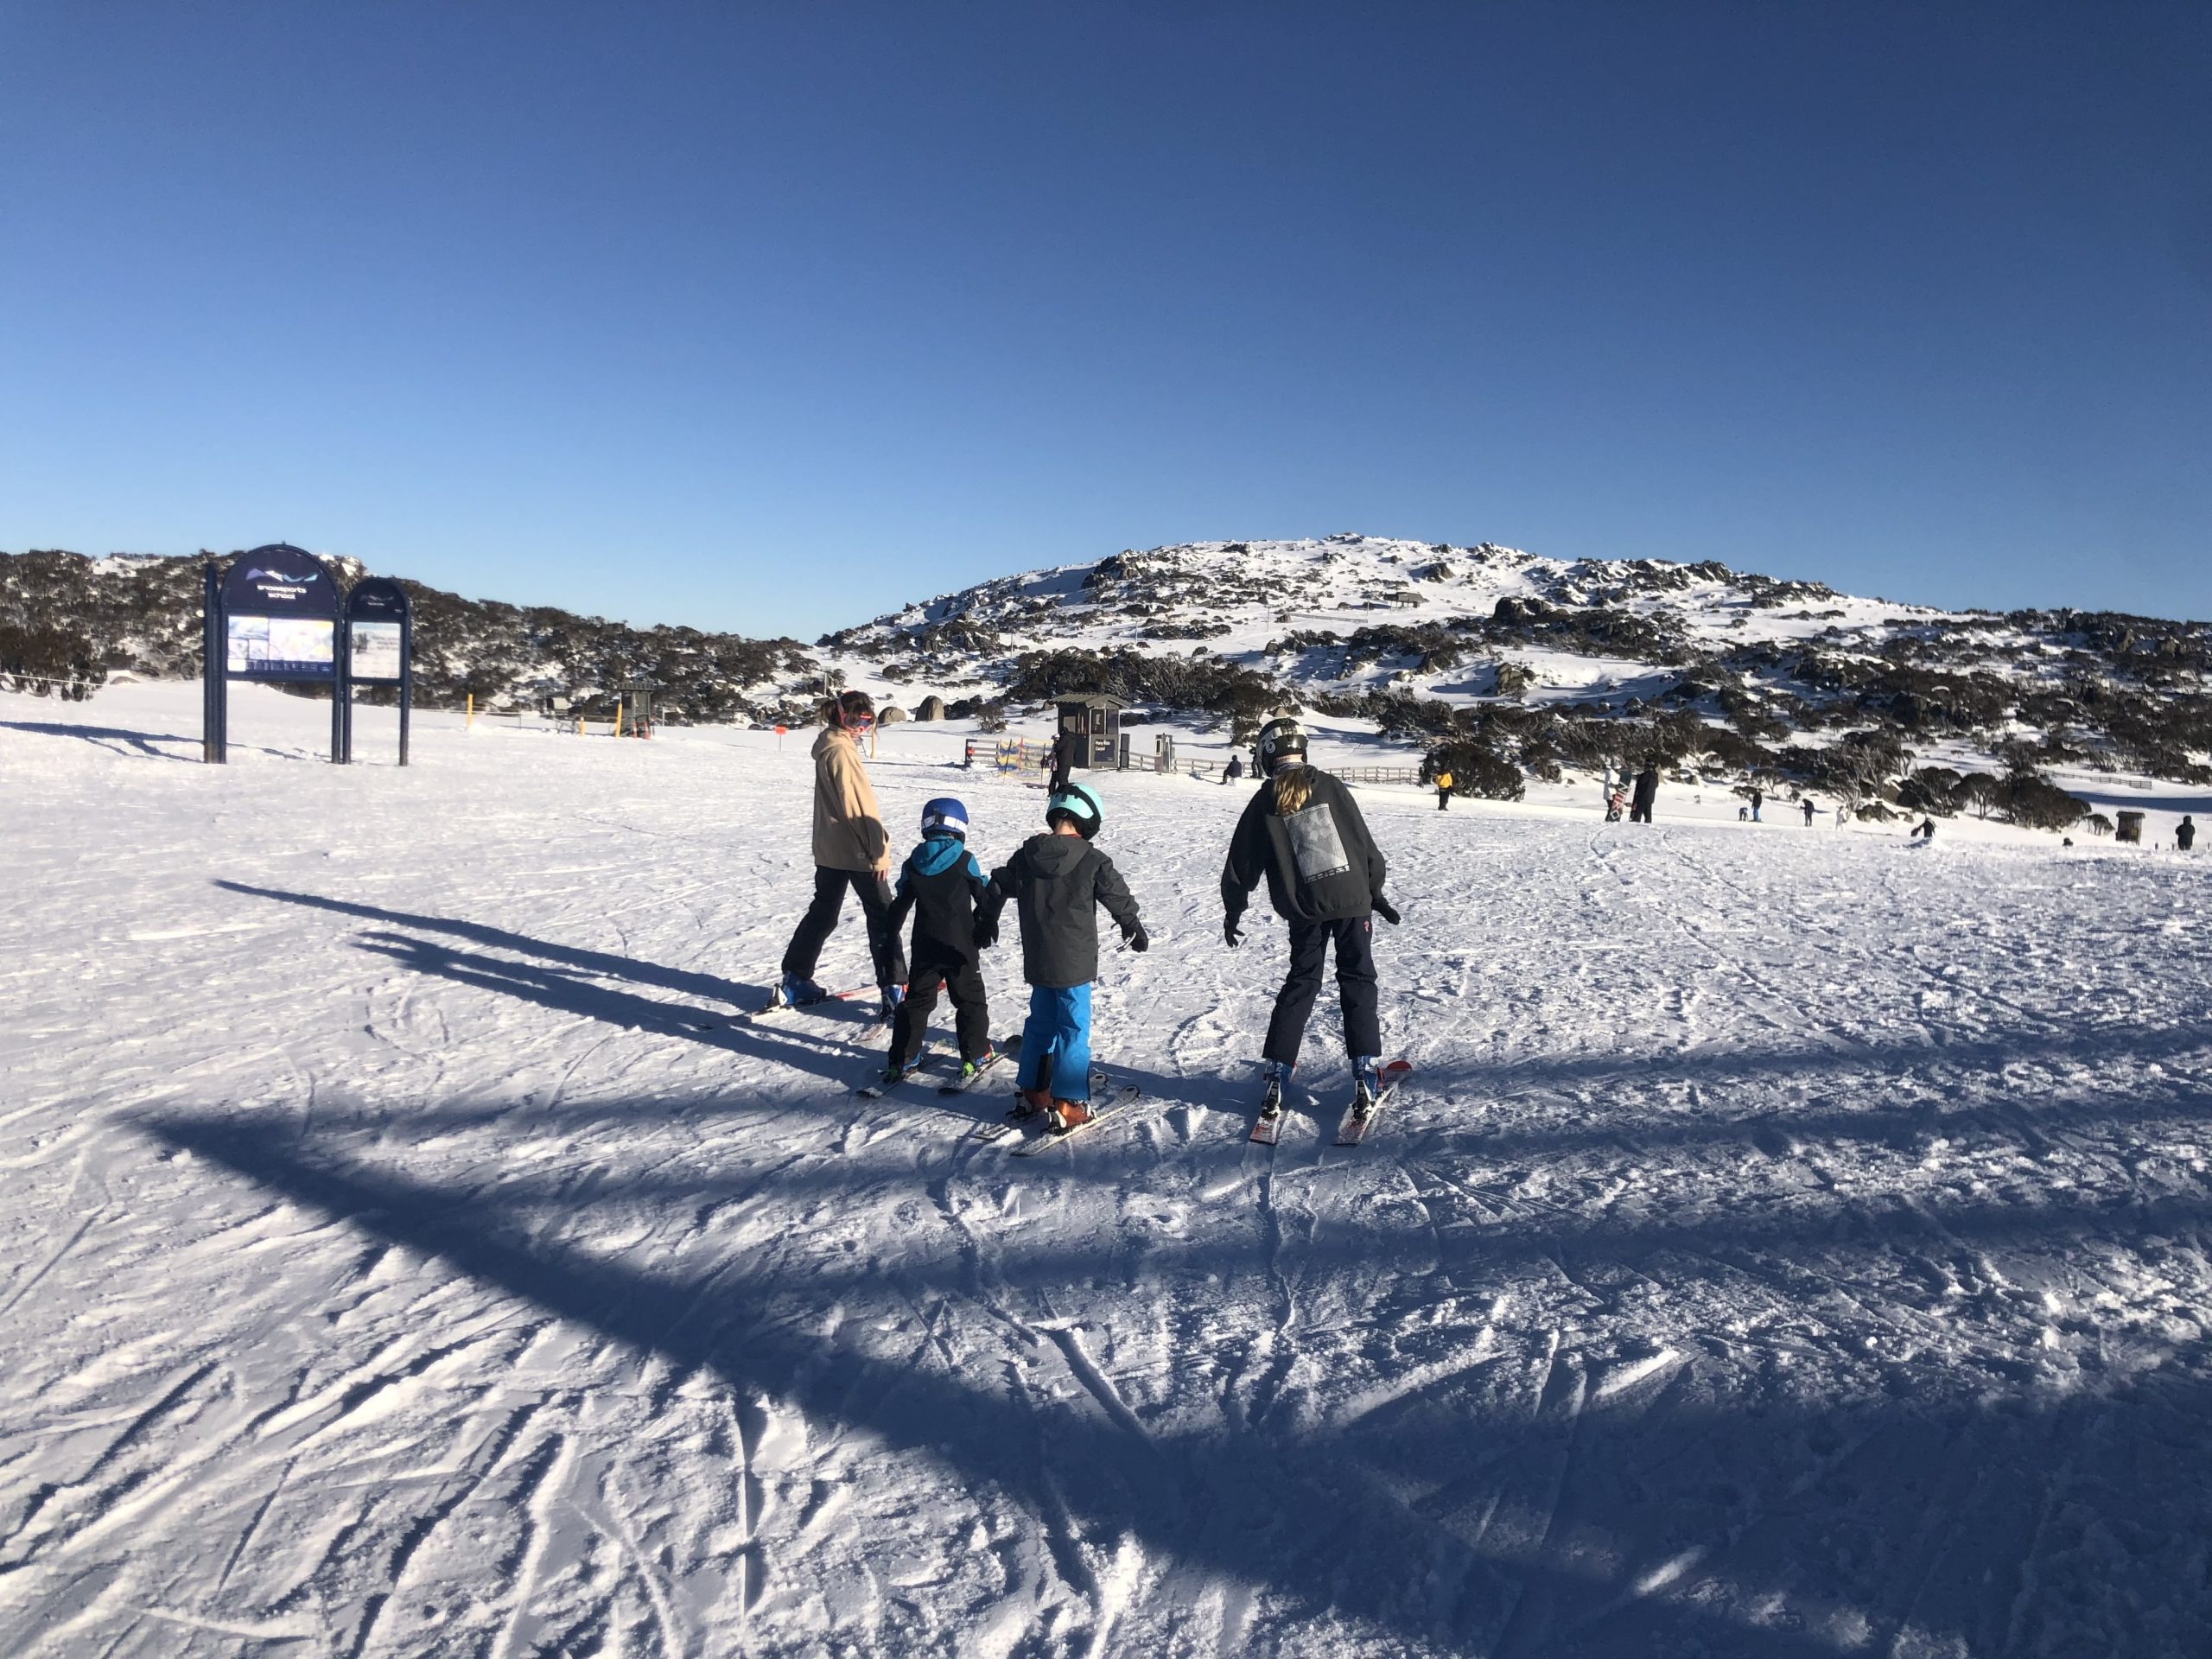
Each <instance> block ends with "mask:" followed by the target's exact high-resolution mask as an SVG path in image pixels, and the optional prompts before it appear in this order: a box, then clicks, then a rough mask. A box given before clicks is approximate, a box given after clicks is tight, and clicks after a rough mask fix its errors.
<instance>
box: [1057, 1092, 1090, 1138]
mask: <svg viewBox="0 0 2212 1659" xmlns="http://www.w3.org/2000/svg"><path fill="white" fill-rule="evenodd" d="M1051 1122H1052V1133H1053V1134H1054V1135H1065V1134H1066V1133H1067V1132H1068V1131H1069V1130H1071V1129H1079V1128H1082V1127H1083V1126H1084V1124H1086V1123H1088V1122H1090V1106H1089V1105H1088V1104H1087V1103H1084V1102H1083V1101H1080V1100H1056V1101H1054V1102H1053V1103H1052V1118H1051Z"/></svg>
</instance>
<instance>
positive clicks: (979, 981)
mask: <svg viewBox="0 0 2212 1659" xmlns="http://www.w3.org/2000/svg"><path fill="white" fill-rule="evenodd" d="M940 986H942V987H943V988H944V989H945V990H947V991H949V992H950V993H951V995H952V1020H953V1029H954V1030H955V1031H957V1033H959V1035H960V1058H962V1059H963V1060H980V1059H982V1058H983V1053H984V1051H985V1050H987V1049H988V1048H989V1047H990V1046H991V1011H990V1005H989V1003H988V1002H987V1001H985V1000H984V996H983V970H982V969H981V968H979V967H977V966H976V964H975V963H972V962H957V963H938V962H925V963H920V964H919V965H918V966H917V967H916V968H915V969H914V973H913V976H912V978H911V979H909V980H908V981H907V982H906V1001H903V1002H901V1003H900V1004H899V1014H898V1017H897V1018H896V1019H895V1020H893V1021H892V1022H891V1064H892V1065H906V1063H907V1062H908V1061H909V1060H912V1058H914V1057H915V1056H916V1055H918V1054H919V1053H920V1052H922V1039H924V1038H925V1037H927V1036H928V1035H929V1029H930V1015H931V1014H932V1013H934V1012H935V1011H936V1009H937V994H938V988H939V987H940Z"/></svg>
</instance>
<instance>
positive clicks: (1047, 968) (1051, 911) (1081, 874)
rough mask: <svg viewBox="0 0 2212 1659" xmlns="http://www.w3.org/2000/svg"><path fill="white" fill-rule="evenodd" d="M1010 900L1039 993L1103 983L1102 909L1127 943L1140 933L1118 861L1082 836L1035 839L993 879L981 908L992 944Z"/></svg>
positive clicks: (1025, 963)
mask: <svg viewBox="0 0 2212 1659" xmlns="http://www.w3.org/2000/svg"><path fill="white" fill-rule="evenodd" d="M1009 899H1011V900H1012V901H1013V903H1014V913H1015V914H1016V915H1018V916H1020V918H1021V974H1022V977H1023V978H1025V979H1027V981H1028V982H1030V983H1031V984H1032V985H1042V986H1046V987H1048V988H1052V989H1054V990H1065V988H1068V987H1069V986H1071V985H1088V984H1089V983H1090V982H1091V981H1092V980H1094V979H1096V978H1097V977H1098V915H1097V912H1098V911H1099V910H1100V909H1101V908H1103V909H1104V911H1105V912H1106V913H1107V914H1108V915H1109V916H1111V917H1112V918H1114V925H1116V926H1117V927H1119V928H1120V929H1121V930H1122V938H1125V939H1126V938H1128V937H1129V936H1130V935H1131V934H1132V933H1134V932H1135V931H1137V928H1138V925H1139V923H1138V918H1137V901H1136V900H1135V899H1133V898H1131V897H1130V896H1129V885H1128V882H1126V881H1124V880H1122V873H1121V872H1120V871H1119V870H1117V869H1116V868H1114V861H1113V860H1112V859H1110V858H1109V857H1107V856H1106V855H1105V854H1103V853H1102V852H1100V851H1099V850H1098V849H1096V847H1094V846H1092V845H1091V844H1090V842H1087V841H1085V840H1084V839H1083V838H1082V837H1081V836H1056V835H1042V836H1031V837H1030V838H1029V839H1028V840H1027V841H1025V842H1022V843H1021V845H1020V847H1019V848H1017V849H1015V850H1014V856H1013V857H1012V858H1010V859H1008V860H1007V861H1006V863H1005V864H1004V865H1003V866H1002V867H1001V868H998V869H995V870H994V871H992V872H991V886H990V890H989V892H988V893H985V894H984V896H983V902H982V904H981V905H979V906H976V928H977V929H978V931H982V932H984V933H985V934H986V935H987V936H988V935H989V934H991V933H995V931H996V929H997V926H998V918H999V912H1000V911H1001V909H1003V908H1004V907H1005V906H1006V904H1007V901H1008V900H1009Z"/></svg>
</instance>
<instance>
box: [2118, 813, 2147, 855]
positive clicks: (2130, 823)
mask: <svg viewBox="0 0 2212 1659" xmlns="http://www.w3.org/2000/svg"><path fill="white" fill-rule="evenodd" d="M2113 817H2114V818H2116V819H2118V820H2119V828H2117V829H2114V830H2113V837H2112V838H2113V840H2114V841H2124V842H2126V843H2127V844H2128V845H2129V846H2131V847H2140V846H2141V845H2142V844H2143V815H2142V814H2141V813H2140V812H2115V813H2113Z"/></svg>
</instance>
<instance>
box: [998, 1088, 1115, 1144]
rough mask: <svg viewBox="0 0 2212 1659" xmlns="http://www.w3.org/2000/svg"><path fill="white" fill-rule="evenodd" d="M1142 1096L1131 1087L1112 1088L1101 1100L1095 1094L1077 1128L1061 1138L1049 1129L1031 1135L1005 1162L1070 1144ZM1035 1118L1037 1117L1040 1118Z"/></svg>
mask: <svg viewBox="0 0 2212 1659" xmlns="http://www.w3.org/2000/svg"><path fill="white" fill-rule="evenodd" d="M1143 1095H1144V1090H1141V1089H1140V1088H1138V1087H1137V1086H1136V1084H1133V1083H1123V1084H1115V1085H1113V1087H1112V1088H1111V1089H1109V1091H1108V1092H1107V1094H1106V1095H1105V1096H1104V1097H1103V1099H1102V1098H1101V1097H1100V1096H1097V1095H1095V1094H1094V1095H1093V1096H1091V1097H1090V1107H1091V1112H1090V1119H1089V1121H1088V1122H1083V1123H1078V1124H1077V1125H1076V1126H1075V1128H1071V1129H1070V1130H1069V1131H1068V1132H1067V1133H1066V1134H1065V1135H1055V1134H1053V1133H1052V1131H1051V1130H1049V1129H1046V1130H1043V1131H1041V1132H1040V1133H1039V1134H1035V1135H1030V1136H1028V1137H1027V1139H1025V1140H1024V1141H1022V1143H1021V1144H1020V1146H1018V1147H1014V1149H1013V1150H1012V1151H1011V1152H1009V1153H1008V1154H1007V1156H1008V1157H1009V1158H1034V1157H1035V1156H1037V1154H1039V1153H1040V1152H1050V1151H1051V1150H1052V1148H1053V1147H1057V1146H1060V1145H1062V1144H1064V1143H1065V1142H1066V1141H1072V1140H1074V1139H1075V1138H1076V1136H1077V1135H1081V1134H1083V1133H1084V1130H1086V1129H1095V1128H1097V1127H1098V1126H1099V1125H1100V1124H1101V1123H1103V1122H1108V1121H1109V1120H1110V1119H1112V1118H1116V1117H1118V1116H1120V1115H1121V1111H1122V1108H1123V1107H1125V1106H1127V1105H1128V1103H1130V1102H1131V1101H1134V1100H1138V1099H1141V1097H1142V1096H1143ZM1039 1116H1042V1114H1039ZM1007 1127H1008V1128H1018V1127H1020V1126H1019V1125H1015V1124H1009V1125H1007Z"/></svg>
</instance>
